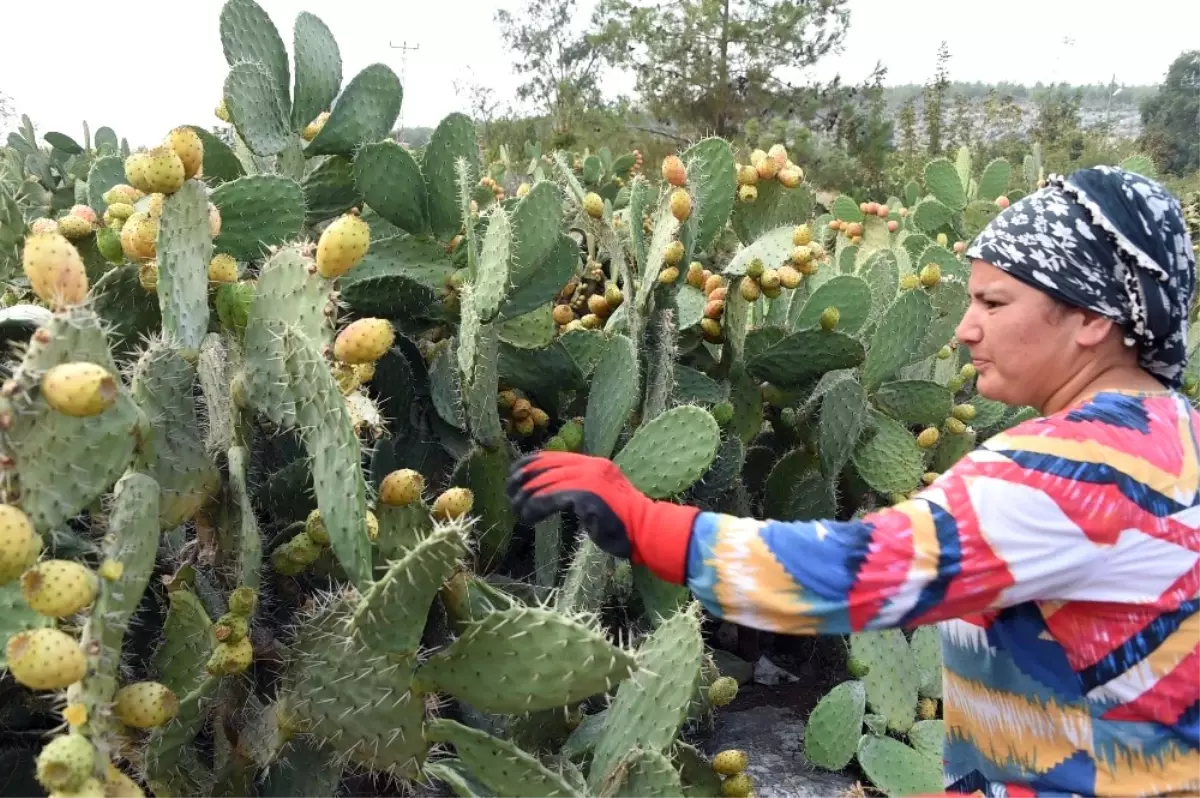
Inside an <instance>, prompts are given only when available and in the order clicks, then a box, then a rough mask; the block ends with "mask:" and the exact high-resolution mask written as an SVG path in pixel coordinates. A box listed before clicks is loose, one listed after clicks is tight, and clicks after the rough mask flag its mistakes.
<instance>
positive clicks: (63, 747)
mask: <svg viewBox="0 0 1200 798" xmlns="http://www.w3.org/2000/svg"><path fill="white" fill-rule="evenodd" d="M95 767H96V747H95V746H93V745H92V744H91V742H89V741H88V739H87V738H86V737H84V736H83V735H82V734H76V733H71V734H64V735H61V736H59V737H55V738H54V739H53V740H51V741H50V742H48V743H46V745H45V746H43V747H42V750H41V751H40V752H39V753H38V757H37V780H38V783H40V784H41V785H42V786H43V787H45V788H46V791H47V792H50V791H55V790H75V789H78V788H79V787H80V786H81V785H82V784H83V783H84V782H85V781H87V780H88V779H89V778H91V776H92V771H93V770H94V769H95Z"/></svg>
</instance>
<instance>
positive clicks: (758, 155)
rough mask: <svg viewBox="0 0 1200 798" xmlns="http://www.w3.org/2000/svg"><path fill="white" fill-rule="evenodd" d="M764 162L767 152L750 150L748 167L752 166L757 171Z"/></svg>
mask: <svg viewBox="0 0 1200 798" xmlns="http://www.w3.org/2000/svg"><path fill="white" fill-rule="evenodd" d="M765 160H767V151H766V150H757V149H756V150H752V151H751V152H750V165H751V166H753V167H754V168H755V169H758V167H759V165H760V164H761V163H762V162H763V161H765Z"/></svg>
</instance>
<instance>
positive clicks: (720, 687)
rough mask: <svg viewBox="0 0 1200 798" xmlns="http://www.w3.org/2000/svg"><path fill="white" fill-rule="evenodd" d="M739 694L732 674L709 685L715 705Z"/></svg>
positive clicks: (720, 705) (720, 677)
mask: <svg viewBox="0 0 1200 798" xmlns="http://www.w3.org/2000/svg"><path fill="white" fill-rule="evenodd" d="M731 409H732V408H731ZM737 694H738V683H737V679H735V678H733V677H732V676H719V677H717V678H716V679H714V680H713V683H712V684H710V685H709V686H708V702H709V703H710V704H712V705H713V706H714V707H723V706H727V705H729V704H731V703H732V702H733V699H735V698H737Z"/></svg>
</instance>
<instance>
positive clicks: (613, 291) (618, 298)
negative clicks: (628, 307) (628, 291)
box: [604, 283, 625, 310]
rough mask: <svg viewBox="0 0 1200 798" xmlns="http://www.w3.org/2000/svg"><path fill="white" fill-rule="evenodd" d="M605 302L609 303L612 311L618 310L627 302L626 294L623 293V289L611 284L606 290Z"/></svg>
mask: <svg viewBox="0 0 1200 798" xmlns="http://www.w3.org/2000/svg"><path fill="white" fill-rule="evenodd" d="M604 301H605V302H607V303H608V307H609V308H610V309H612V310H616V309H617V308H619V307H621V303H622V302H624V301H625V294H623V293H621V289H620V288H619V287H617V285H616V284H615V283H609V284H608V287H607V288H605V289H604Z"/></svg>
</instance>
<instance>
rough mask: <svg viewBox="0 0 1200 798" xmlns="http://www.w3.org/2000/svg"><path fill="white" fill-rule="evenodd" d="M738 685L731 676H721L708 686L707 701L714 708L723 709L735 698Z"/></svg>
mask: <svg viewBox="0 0 1200 798" xmlns="http://www.w3.org/2000/svg"><path fill="white" fill-rule="evenodd" d="M737 694H738V683H737V679H735V678H733V677H732V676H721V677H719V678H718V679H716V680H714V681H713V683H712V684H710V685H709V686H708V701H709V703H710V704H712V705H713V706H714V707H723V706H727V705H729V704H731V703H733V699H735V698H737Z"/></svg>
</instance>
